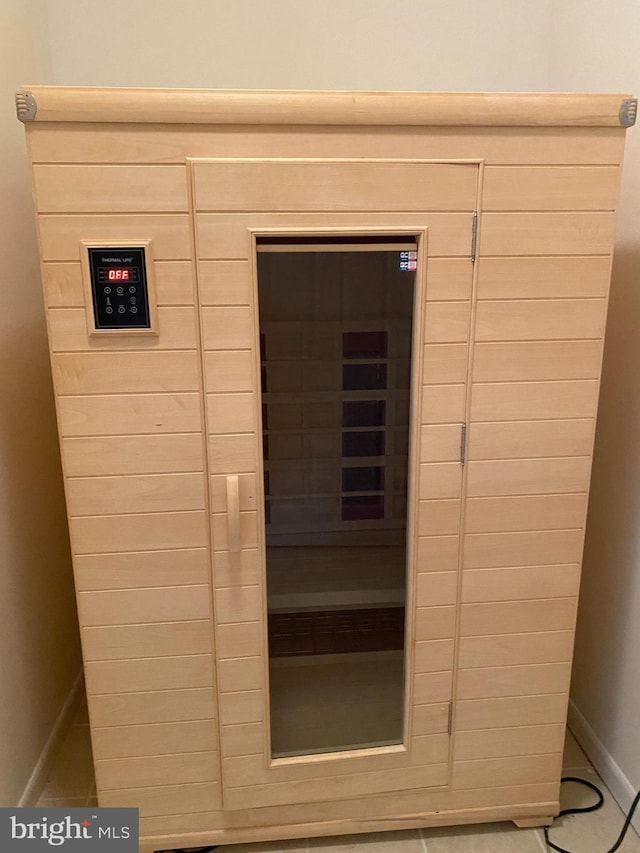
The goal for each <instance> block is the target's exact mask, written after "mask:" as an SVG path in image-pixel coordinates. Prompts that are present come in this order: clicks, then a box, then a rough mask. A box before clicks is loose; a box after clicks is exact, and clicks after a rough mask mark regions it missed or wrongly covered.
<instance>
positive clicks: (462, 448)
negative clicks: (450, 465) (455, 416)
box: [460, 424, 467, 465]
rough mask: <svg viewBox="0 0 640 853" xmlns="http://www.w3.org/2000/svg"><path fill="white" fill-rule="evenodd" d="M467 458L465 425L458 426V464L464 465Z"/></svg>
mask: <svg viewBox="0 0 640 853" xmlns="http://www.w3.org/2000/svg"><path fill="white" fill-rule="evenodd" d="M466 456H467V425H466V424H461V425H460V464H461V465H464V463H465V459H466Z"/></svg>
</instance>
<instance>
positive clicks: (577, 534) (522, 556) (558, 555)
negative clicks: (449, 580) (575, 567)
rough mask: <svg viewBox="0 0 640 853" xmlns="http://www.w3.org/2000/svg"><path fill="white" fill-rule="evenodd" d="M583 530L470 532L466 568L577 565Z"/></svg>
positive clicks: (466, 547) (468, 534) (465, 541)
mask: <svg viewBox="0 0 640 853" xmlns="http://www.w3.org/2000/svg"><path fill="white" fill-rule="evenodd" d="M583 539H584V536H583V531H582V530H581V529H579V530H543V531H526V532H517V533H467V534H466V536H465V538H464V567H465V569H483V568H498V567H499V566H537V565H547V564H549V565H551V564H561V563H577V562H579V561H580V558H581V556H582V544H583Z"/></svg>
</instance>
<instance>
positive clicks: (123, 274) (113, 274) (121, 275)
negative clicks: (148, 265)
mask: <svg viewBox="0 0 640 853" xmlns="http://www.w3.org/2000/svg"><path fill="white" fill-rule="evenodd" d="M130 274H131V270H128V269H119V270H109V275H108V278H109V281H129V276H130Z"/></svg>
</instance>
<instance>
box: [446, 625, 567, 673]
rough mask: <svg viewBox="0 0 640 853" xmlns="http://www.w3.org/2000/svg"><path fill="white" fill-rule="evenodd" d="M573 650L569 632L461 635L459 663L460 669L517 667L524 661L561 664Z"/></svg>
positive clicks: (524, 662) (525, 662)
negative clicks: (480, 635) (483, 635)
mask: <svg viewBox="0 0 640 853" xmlns="http://www.w3.org/2000/svg"><path fill="white" fill-rule="evenodd" d="M572 653H573V631H549V632H539V633H530V634H500V635H497V636H487V637H463V638H462V639H461V640H460V657H459V665H460V667H461V668H462V669H474V668H476V667H492V666H520V665H523V664H528V663H564V662H565V661H570V660H571V655H572Z"/></svg>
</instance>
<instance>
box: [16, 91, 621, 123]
mask: <svg viewBox="0 0 640 853" xmlns="http://www.w3.org/2000/svg"><path fill="white" fill-rule="evenodd" d="M16 105H17V111H18V118H19V119H20V120H21V121H27V122H30V121H38V122H42V121H46V122H76V123H77V122H80V123H83V122H117V123H121V122H123V123H124V122H126V123H132V124H138V123H163V124H165V123H166V124H212V125H225V124H234V125H369V126H375V125H382V126H414V127H415V126H445V127H455V126H461V127H463V126H468V127H489V126H500V127H506V126H514V127H619V126H621V125H622V126H623V127H630V126H631V125H632V124H633V123H634V122H635V115H636V110H637V101H636V100H635V99H633V98H632V97H631V96H629V95H616V94H611V95H604V94H569V93H561V94H557V93H551V94H543V93H540V94H538V93H529V92H515V93H497V92H496V93H493V92H489V93H473V92H472V93H466V92H453V93H447V92H344V91H331V92H329V91H276V90H221V89H125V88H93V87H66V86H23V87H22V88H21V89H20V90H19V91H18V93H17V94H16Z"/></svg>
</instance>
